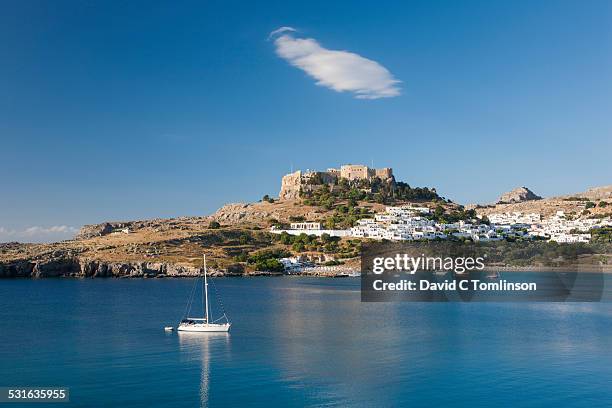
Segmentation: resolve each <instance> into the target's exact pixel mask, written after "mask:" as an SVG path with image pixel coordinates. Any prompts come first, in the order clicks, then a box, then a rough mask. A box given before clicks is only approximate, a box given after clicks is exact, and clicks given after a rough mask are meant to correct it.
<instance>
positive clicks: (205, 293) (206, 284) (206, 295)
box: [204, 254, 208, 324]
mask: <svg viewBox="0 0 612 408" xmlns="http://www.w3.org/2000/svg"><path fill="white" fill-rule="evenodd" d="M204 296H205V298H206V323H207V324H208V280H207V278H206V254H204Z"/></svg>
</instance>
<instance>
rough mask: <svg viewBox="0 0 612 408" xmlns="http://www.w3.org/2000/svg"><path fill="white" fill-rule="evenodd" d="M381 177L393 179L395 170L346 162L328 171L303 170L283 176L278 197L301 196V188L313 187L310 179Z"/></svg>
mask: <svg viewBox="0 0 612 408" xmlns="http://www.w3.org/2000/svg"><path fill="white" fill-rule="evenodd" d="M374 178H380V179H381V180H384V181H387V180H393V170H392V169H391V168H389V167H383V168H381V169H371V168H369V167H368V166H364V165H362V164H345V165H342V166H340V168H339V169H333V168H332V169H327V171H309V170H307V171H306V172H302V171H301V170H298V171H295V172H293V173H289V174H286V175H285V176H283V179H282V182H281V190H280V193H279V194H278V198H279V199H281V200H290V199H296V198H299V197H300V190H301V189H306V188H309V187H311V183H310V181H311V180H313V179H318V180H319V181H320V182H321V183H323V184H330V185H333V184H335V183H336V182H337V181H338V180H340V179H346V180H349V181H354V180H372V179H374Z"/></svg>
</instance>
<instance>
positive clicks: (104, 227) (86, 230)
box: [75, 222, 120, 239]
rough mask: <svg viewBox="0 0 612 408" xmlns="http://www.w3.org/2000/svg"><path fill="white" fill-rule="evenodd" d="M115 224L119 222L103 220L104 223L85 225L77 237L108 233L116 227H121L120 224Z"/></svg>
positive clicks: (90, 236) (83, 237)
mask: <svg viewBox="0 0 612 408" xmlns="http://www.w3.org/2000/svg"><path fill="white" fill-rule="evenodd" d="M115 224H117V223H114V224H113V223H110V222H103V223H102V224H92V225H83V226H82V227H81V229H80V230H79V232H78V233H77V235H76V237H75V239H89V238H94V237H101V236H103V235H108V234H110V233H111V232H113V231H114V230H115V228H120V227H119V225H115Z"/></svg>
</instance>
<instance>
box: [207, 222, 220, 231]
mask: <svg viewBox="0 0 612 408" xmlns="http://www.w3.org/2000/svg"><path fill="white" fill-rule="evenodd" d="M208 228H210V229H219V228H221V224H219V223H218V222H217V221H211V222H210V223H209V224H208Z"/></svg>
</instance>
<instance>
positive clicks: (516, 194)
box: [497, 187, 542, 204]
mask: <svg viewBox="0 0 612 408" xmlns="http://www.w3.org/2000/svg"><path fill="white" fill-rule="evenodd" d="M541 199H542V197H540V196H539V195H536V194H535V193H534V192H533V191H531V190H530V189H528V188H527V187H518V188H515V189H514V190H512V191H508V192H507V193H504V194H502V195H501V196H500V197H499V200H497V203H498V204H512V203H522V202H523V201H530V200H541Z"/></svg>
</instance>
